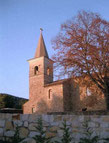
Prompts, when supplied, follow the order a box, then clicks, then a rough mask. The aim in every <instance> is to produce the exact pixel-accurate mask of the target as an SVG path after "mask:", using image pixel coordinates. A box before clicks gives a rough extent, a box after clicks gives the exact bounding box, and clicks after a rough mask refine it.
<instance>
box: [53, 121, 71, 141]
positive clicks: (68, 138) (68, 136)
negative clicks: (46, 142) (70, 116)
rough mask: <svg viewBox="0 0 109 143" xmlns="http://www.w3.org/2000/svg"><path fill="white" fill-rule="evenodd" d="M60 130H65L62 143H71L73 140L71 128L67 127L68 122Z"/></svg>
mask: <svg viewBox="0 0 109 143" xmlns="http://www.w3.org/2000/svg"><path fill="white" fill-rule="evenodd" d="M60 129H61V130H63V136H62V139H61V143H71V142H72V139H73V138H72V137H71V133H70V128H69V127H68V126H67V124H66V121H64V122H63V127H61V128H60ZM55 143H60V142H59V141H55Z"/></svg>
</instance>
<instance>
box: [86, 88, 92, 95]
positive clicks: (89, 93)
mask: <svg viewBox="0 0 109 143" xmlns="http://www.w3.org/2000/svg"><path fill="white" fill-rule="evenodd" d="M86 94H87V96H90V95H91V91H90V89H89V88H87V89H86Z"/></svg>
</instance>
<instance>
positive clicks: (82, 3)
mask: <svg viewBox="0 0 109 143" xmlns="http://www.w3.org/2000/svg"><path fill="white" fill-rule="evenodd" d="M80 10H86V11H92V12H97V13H99V14H100V15H101V16H102V17H103V18H104V19H106V20H108V21H109V0H0V93H8V94H12V95H15V96H19V97H24V98H28V97H29V79H28V73H29V65H28V62H27V60H28V59H31V58H33V57H34V54H35V49H36V47H37V42H38V38H39V35H40V27H42V28H43V29H44V31H43V36H44V40H45V44H46V47H47V50H48V53H49V56H50V57H51V56H52V54H53V52H54V51H53V49H52V45H51V39H52V38H54V37H55V36H56V34H57V33H58V32H59V29H60V25H61V24H62V23H64V22H65V21H66V20H67V19H71V18H72V17H73V16H75V15H76V14H77V12H78V11H80Z"/></svg>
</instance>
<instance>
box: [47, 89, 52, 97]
mask: <svg viewBox="0 0 109 143" xmlns="http://www.w3.org/2000/svg"><path fill="white" fill-rule="evenodd" d="M51 96H52V90H51V89H49V91H48V99H51Z"/></svg>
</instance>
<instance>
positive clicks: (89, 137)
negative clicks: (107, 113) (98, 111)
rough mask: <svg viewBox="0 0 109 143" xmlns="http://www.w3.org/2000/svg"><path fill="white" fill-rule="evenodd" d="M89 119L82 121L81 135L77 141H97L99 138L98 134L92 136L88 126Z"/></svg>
mask: <svg viewBox="0 0 109 143" xmlns="http://www.w3.org/2000/svg"><path fill="white" fill-rule="evenodd" d="M88 123H89V121H88V120H87V121H85V122H84V123H83V129H84V132H83V136H84V137H82V138H80V141H79V143H98V141H99V140H100V138H99V136H97V135H96V136H93V130H92V128H91V127H89V126H88Z"/></svg>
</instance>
